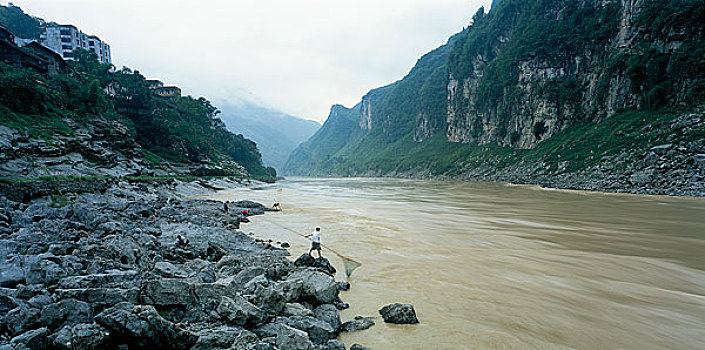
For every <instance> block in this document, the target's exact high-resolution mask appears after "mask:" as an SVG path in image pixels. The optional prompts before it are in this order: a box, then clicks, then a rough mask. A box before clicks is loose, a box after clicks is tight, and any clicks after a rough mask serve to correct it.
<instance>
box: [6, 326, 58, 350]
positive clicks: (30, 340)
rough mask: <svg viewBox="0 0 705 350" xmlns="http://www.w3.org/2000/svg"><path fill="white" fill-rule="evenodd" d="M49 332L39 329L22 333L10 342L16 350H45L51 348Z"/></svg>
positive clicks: (45, 329)
mask: <svg viewBox="0 0 705 350" xmlns="http://www.w3.org/2000/svg"><path fill="white" fill-rule="evenodd" d="M48 336H49V330H48V329H47V328H44V327H42V328H39V329H35V330H31V331H28V332H25V333H22V334H20V335H18V336H16V337H14V338H12V340H10V343H11V344H12V345H14V347H15V349H28V350H45V349H48V348H49V340H48V339H47V337H48Z"/></svg>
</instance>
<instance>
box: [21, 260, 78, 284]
mask: <svg viewBox="0 0 705 350" xmlns="http://www.w3.org/2000/svg"><path fill="white" fill-rule="evenodd" d="M59 262H60V260H59V258H57V257H55V256H54V255H53V254H40V255H35V256H30V257H29V258H27V261H26V265H25V279H26V280H27V284H45V285H46V284H53V283H56V282H58V280H59V278H62V277H65V276H66V275H68V273H67V271H66V270H65V269H64V268H63V267H62V266H61V265H60V264H59Z"/></svg>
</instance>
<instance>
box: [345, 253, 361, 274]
mask: <svg viewBox="0 0 705 350" xmlns="http://www.w3.org/2000/svg"><path fill="white" fill-rule="evenodd" d="M340 259H342V260H343V266H344V267H345V275H346V276H348V277H350V275H352V273H353V271H355V269H357V268H358V267H360V266H362V264H360V263H359V262H357V261H355V260H353V259H350V258H348V257H344V256H340Z"/></svg>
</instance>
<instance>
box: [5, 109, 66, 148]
mask: <svg viewBox="0 0 705 350" xmlns="http://www.w3.org/2000/svg"><path fill="white" fill-rule="evenodd" d="M0 125H4V126H7V127H10V128H14V129H17V130H19V131H20V132H23V133H25V134H26V135H27V136H29V137H33V138H41V139H45V140H51V139H52V138H53V137H54V136H55V135H56V134H60V135H73V134H74V132H73V130H72V129H71V128H70V127H69V125H68V124H66V122H64V121H63V120H62V118H61V117H59V116H56V115H52V113H47V114H33V115H22V114H17V113H14V112H12V111H10V110H9V109H7V108H6V107H4V106H2V105H0Z"/></svg>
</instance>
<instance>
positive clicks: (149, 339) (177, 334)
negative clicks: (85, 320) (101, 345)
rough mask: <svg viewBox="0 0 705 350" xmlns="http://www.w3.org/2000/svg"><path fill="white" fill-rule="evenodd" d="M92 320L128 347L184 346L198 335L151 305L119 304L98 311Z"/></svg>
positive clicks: (190, 343) (190, 345)
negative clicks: (175, 323)
mask: <svg viewBox="0 0 705 350" xmlns="http://www.w3.org/2000/svg"><path fill="white" fill-rule="evenodd" d="M95 321H96V322H97V323H98V324H100V325H101V326H103V327H105V328H107V329H108V330H109V331H110V333H111V334H113V335H115V336H116V337H117V338H118V339H120V340H121V341H123V342H124V344H127V345H128V346H129V347H130V348H132V347H135V348H138V349H144V348H157V349H177V350H182V349H183V350H186V349H190V348H191V347H192V346H193V345H195V344H196V341H198V336H196V335H194V334H192V333H191V332H189V331H187V330H184V329H182V328H180V327H179V326H177V325H174V324H173V323H172V322H169V321H167V320H165V319H164V318H163V317H161V315H159V313H158V312H157V310H156V309H155V308H154V307H153V306H135V305H132V304H127V303H122V304H118V305H116V306H115V307H112V308H108V309H106V310H104V311H103V312H101V313H100V314H98V315H97V316H96V317H95Z"/></svg>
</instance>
